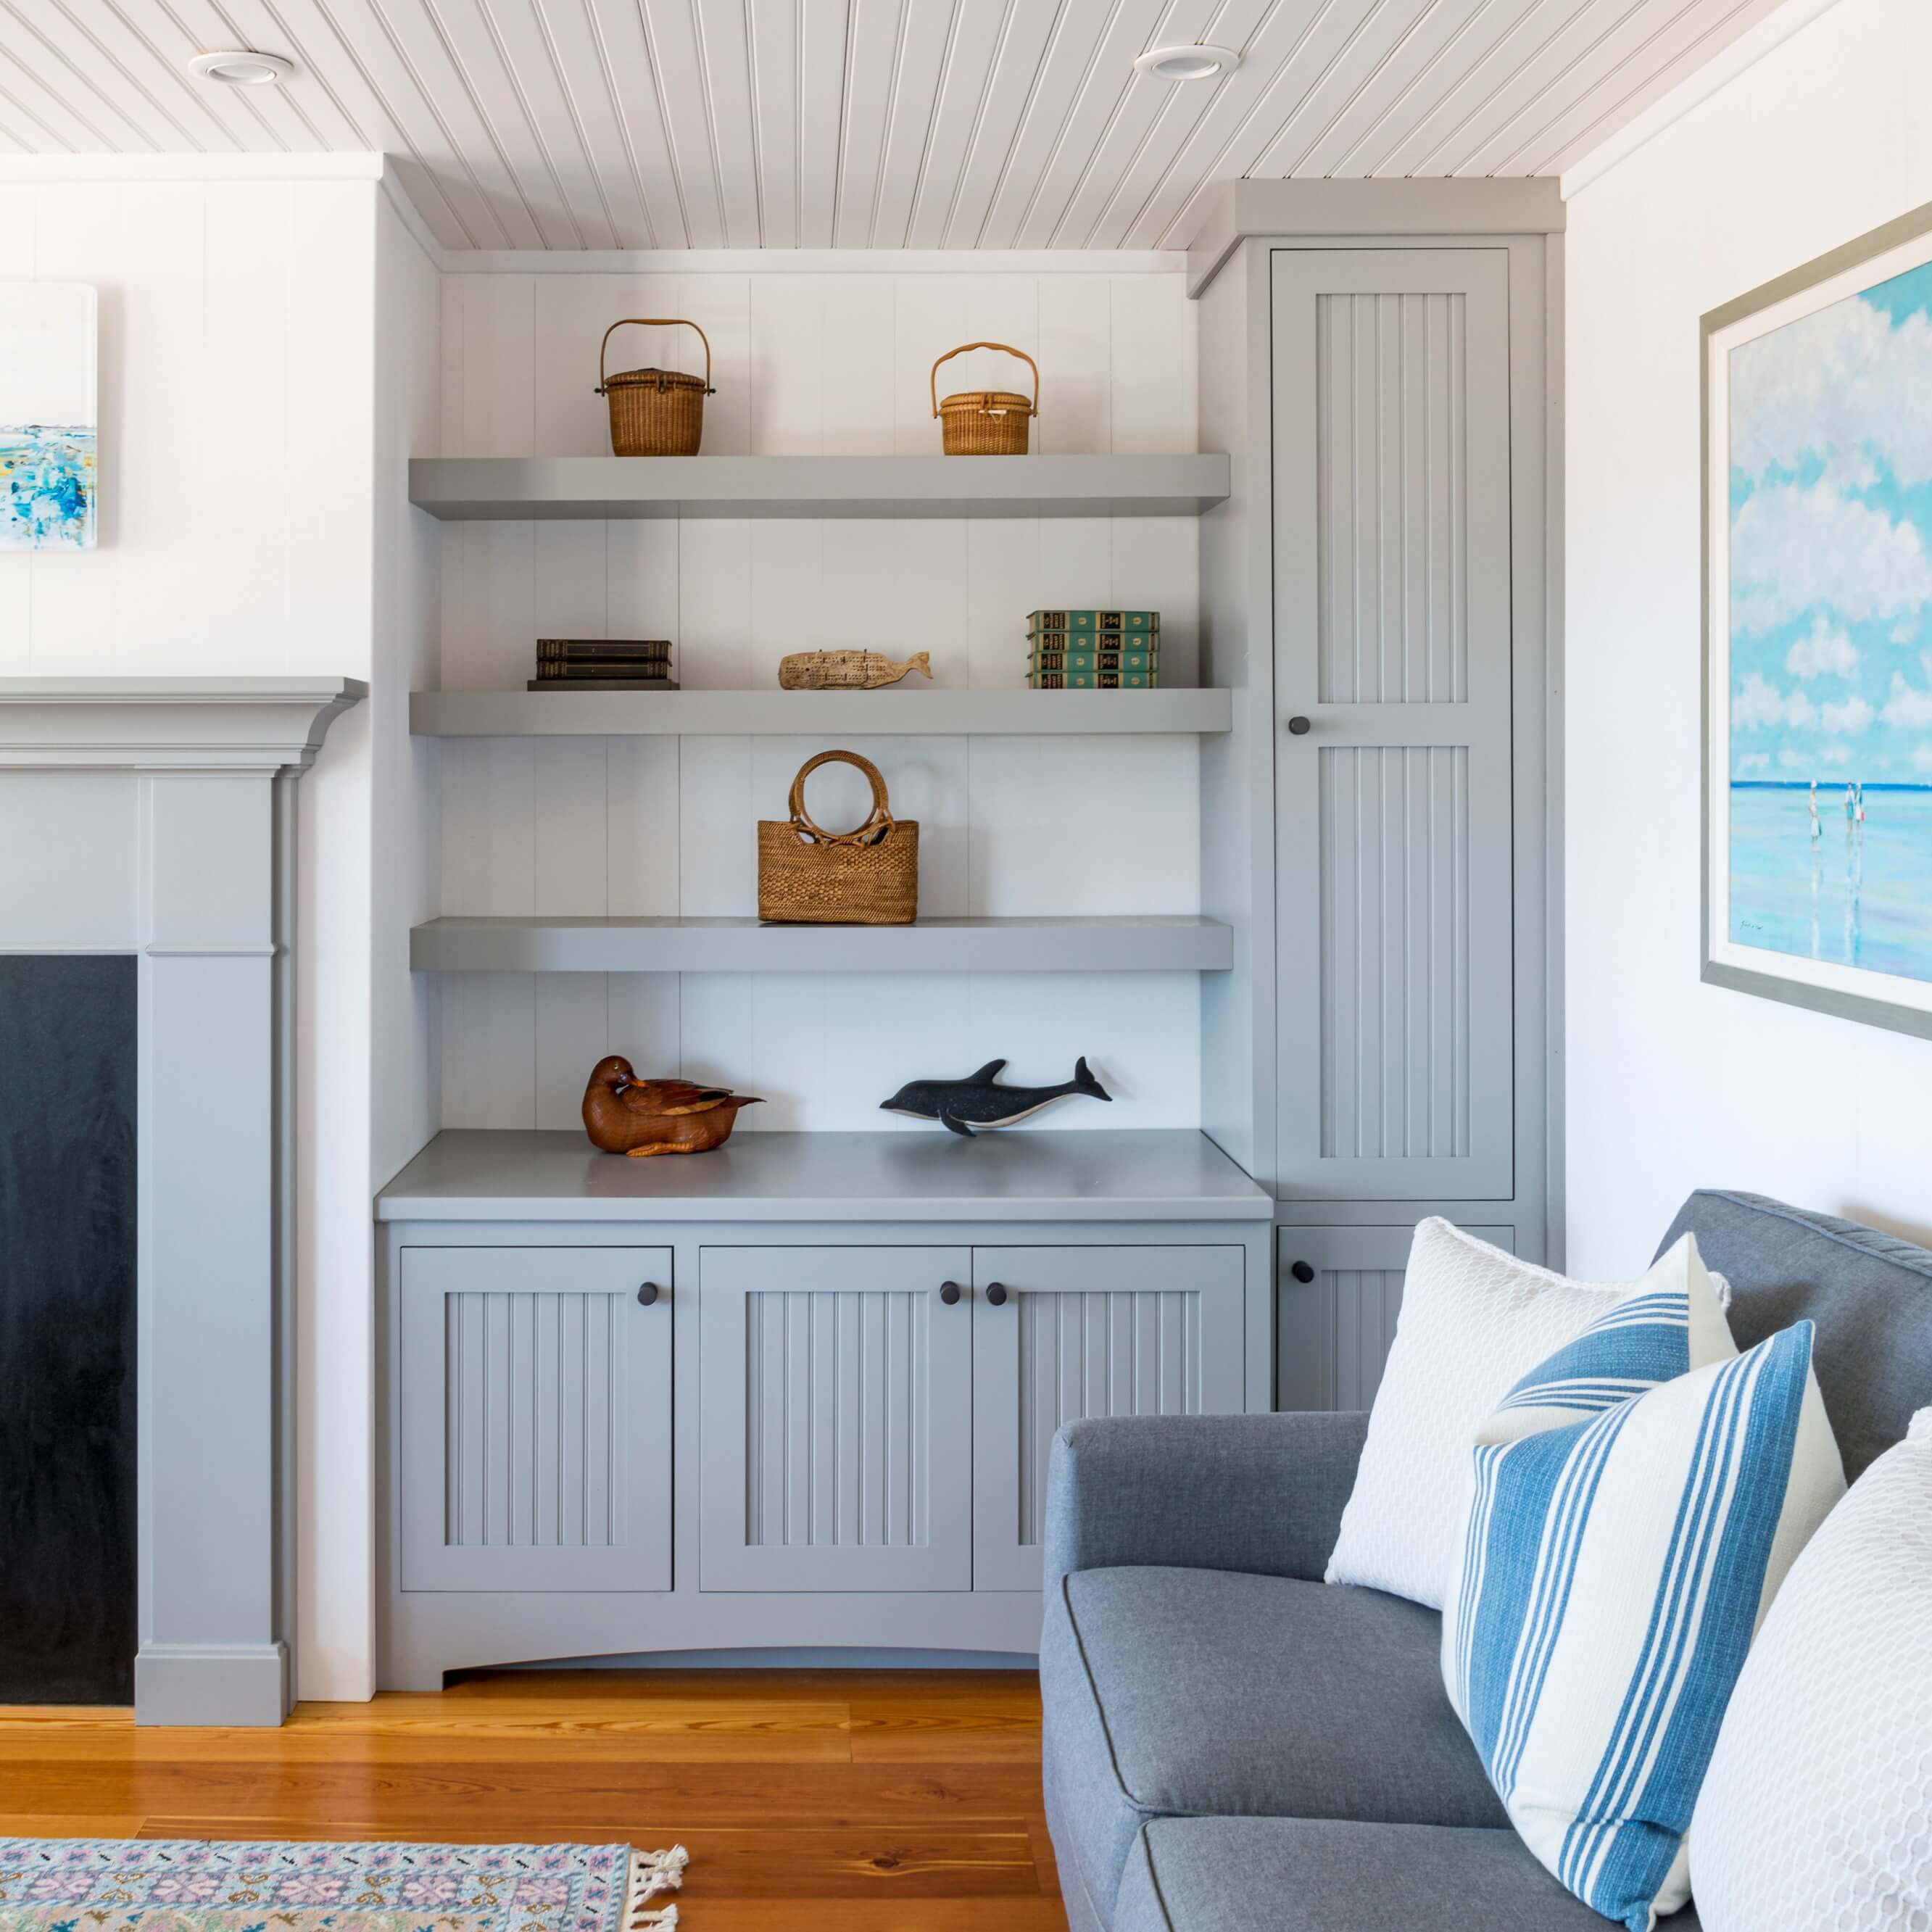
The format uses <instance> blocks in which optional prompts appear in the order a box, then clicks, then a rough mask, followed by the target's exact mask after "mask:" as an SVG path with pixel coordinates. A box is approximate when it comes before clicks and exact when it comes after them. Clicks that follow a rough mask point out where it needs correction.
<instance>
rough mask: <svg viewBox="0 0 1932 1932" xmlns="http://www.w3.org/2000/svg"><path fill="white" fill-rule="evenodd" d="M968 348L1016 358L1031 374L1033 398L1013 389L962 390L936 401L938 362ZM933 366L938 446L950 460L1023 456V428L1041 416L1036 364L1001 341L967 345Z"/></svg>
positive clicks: (1024, 452) (951, 357)
mask: <svg viewBox="0 0 1932 1932" xmlns="http://www.w3.org/2000/svg"><path fill="white" fill-rule="evenodd" d="M969 349H997V350H999V351H1000V353H1001V354H1002V355H1004V356H1018V357H1019V359H1020V360H1021V361H1022V362H1024V363H1025V365H1027V367H1028V368H1029V369H1031V371H1033V397H1032V400H1031V401H1028V398H1025V396H1022V395H1017V394H1016V393H1015V392H1013V390H1011V389H962V390H961V391H960V392H959V394H958V395H952V396H948V397H947V398H946V400H945V401H944V402H941V401H940V400H939V362H951V361H952V360H953V357H954V356H964V355H965V353H966V352H967V350H969ZM939 362H935V364H934V365H932V380H931V383H930V384H929V388H930V389H931V392H932V413H933V414H934V415H935V416H937V417H938V419H939V433H940V438H941V446H942V447H943V448H944V450H945V452H946V454H947V455H948V456H1024V455H1025V454H1026V453H1027V425H1028V423H1029V422H1031V420H1032V419H1033V418H1034V417H1035V416H1038V415H1039V414H1040V365H1039V364H1038V363H1037V362H1035V361H1034V359H1033V358H1032V357H1031V356H1029V355H1028V353H1026V351H1025V350H1024V349H1010V348H1009V347H1007V344H1005V343H1004V342H968V343H966V344H964V345H963V346H962V347H959V348H958V349H949V350H947V352H946V353H945V354H944V356H941V358H940V359H939Z"/></svg>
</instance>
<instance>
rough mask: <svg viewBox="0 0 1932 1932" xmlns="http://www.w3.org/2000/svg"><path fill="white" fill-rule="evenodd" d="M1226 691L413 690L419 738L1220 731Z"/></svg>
mask: <svg viewBox="0 0 1932 1932" xmlns="http://www.w3.org/2000/svg"><path fill="white" fill-rule="evenodd" d="M1233 723H1234V699H1233V695H1232V693H1231V692H1229V691H933V690H929V689H921V690H913V691H904V690H900V689H897V688H892V689H888V690H885V691H664V692H662V693H658V692H654V691H416V692H413V693H412V694H411V695H410V730H412V731H413V732H414V733H416V735H417V736H419V737H425V738H559V737H560V738H571V737H612V738H615V737H634V736H654V735H655V736H685V737H730V736H775V735H784V736H792V735H794V734H796V733H808V734H811V735H813V736H817V735H820V734H823V733H833V732H835V733H842V734H844V735H845V736H865V735H868V734H869V735H872V736H880V735H889V736H905V735H907V734H913V733H917V734H925V733H933V734H952V735H958V736H968V735H975V736H995V735H1005V736H1015V737H1034V736H1088V735H1099V734H1101V733H1109V734H1118V733H1129V732H1133V733H1146V732H1157V731H1166V732H1200V731H1226V730H1230V729H1232V726H1233Z"/></svg>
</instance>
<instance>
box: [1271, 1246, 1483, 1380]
mask: <svg viewBox="0 0 1932 1932" xmlns="http://www.w3.org/2000/svg"><path fill="white" fill-rule="evenodd" d="M1469 1232H1470V1233H1471V1234H1472V1235H1477V1236H1478V1237H1479V1238H1481V1239H1482V1240H1484V1241H1489V1242H1492V1243H1493V1244H1495V1245H1496V1247H1499V1248H1507V1249H1508V1250H1510V1251H1511V1253H1514V1252H1515V1250H1516V1230H1515V1229H1514V1228H1500V1227H1487V1228H1477V1227H1472V1228H1471V1229H1469ZM1276 1239H1277V1243H1278V1244H1279V1245H1278V1248H1277V1253H1278V1254H1279V1256H1280V1270H1279V1272H1278V1274H1277V1277H1276V1282H1277V1286H1276V1291H1275V1393H1274V1406H1275V1407H1276V1408H1277V1409H1367V1408H1368V1407H1370V1406H1371V1405H1372V1404H1373V1402H1374V1401H1375V1399H1376V1389H1377V1388H1379V1387H1380V1386H1381V1384H1382V1364H1384V1363H1385V1361H1388V1352H1389V1344H1390V1343H1392V1342H1393V1341H1394V1340H1395V1324H1396V1317H1397V1316H1398V1315H1399V1314H1400V1313H1401V1312H1402V1290H1403V1276H1404V1274H1405V1272H1406V1270H1407V1268H1408V1266H1409V1244H1410V1243H1411V1241H1413V1240H1414V1239H1415V1229H1412V1228H1409V1227H1394V1228H1283V1229H1280V1231H1279V1232H1278V1234H1277V1237H1276ZM1298 1267H1299V1268H1302V1269H1304V1270H1305V1271H1307V1274H1308V1275H1309V1279H1308V1280H1307V1281H1305V1282H1304V1281H1301V1280H1298V1278H1297V1277H1296V1274H1295V1271H1296V1269H1297V1268H1298Z"/></svg>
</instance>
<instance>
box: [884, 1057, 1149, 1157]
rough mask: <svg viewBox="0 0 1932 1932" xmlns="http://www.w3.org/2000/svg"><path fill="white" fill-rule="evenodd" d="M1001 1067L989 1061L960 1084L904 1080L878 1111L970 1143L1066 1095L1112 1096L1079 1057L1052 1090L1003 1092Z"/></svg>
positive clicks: (956, 1082)
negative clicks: (981, 1132)
mask: <svg viewBox="0 0 1932 1932" xmlns="http://www.w3.org/2000/svg"><path fill="white" fill-rule="evenodd" d="M1006 1064H1007V1063H1006V1062H1005V1061H1004V1060H989V1061H987V1063H986V1065H985V1066H984V1067H981V1068H980V1070H979V1071H978V1072H977V1073H969V1074H968V1075H967V1076H966V1077H965V1079H964V1080H908V1081H907V1082H906V1084H905V1085H904V1086H903V1087H901V1088H900V1089H899V1091H898V1092H897V1093H896V1094H894V1095H893V1096H892V1098H891V1099H890V1100H881V1101H880V1103H879V1111H880V1112H881V1113H886V1114H910V1115H912V1116H913V1118H914V1119H916V1120H921V1121H938V1123H939V1124H940V1125H941V1127H944V1128H947V1130H950V1132H952V1133H956V1134H963V1135H964V1136H965V1137H966V1139H968V1140H969V1141H970V1140H971V1139H972V1138H973V1130H974V1128H975V1127H1011V1126H1012V1125H1013V1123H1014V1122H1015V1121H1023V1120H1025V1118H1026V1117H1027V1115H1029V1114H1037V1113H1038V1112H1040V1109H1041V1108H1043V1107H1044V1106H1049V1105H1050V1104H1051V1103H1052V1102H1054V1101H1055V1100H1065V1099H1066V1098H1067V1096H1068V1095H1069V1094H1085V1095H1086V1096H1087V1097H1088V1099H1089V1100H1112V1099H1113V1095H1112V1094H1109V1092H1108V1091H1107V1090H1106V1088H1104V1087H1103V1086H1102V1085H1100V1082H1099V1081H1097V1080H1096V1079H1094V1074H1093V1070H1092V1069H1091V1067H1088V1064H1087V1060H1086V1056H1085V1055H1084V1054H1083V1055H1082V1056H1081V1058H1079V1059H1078V1060H1076V1061H1075V1062H1074V1063H1073V1079H1071V1080H1069V1081H1067V1082H1065V1083H1064V1085H1061V1086H1058V1087H1003V1086H1001V1085H1000V1083H999V1081H998V1079H997V1078H996V1077H995V1076H997V1075H998V1073H999V1070H1000V1069H1001V1067H1004V1066H1005V1065H1006Z"/></svg>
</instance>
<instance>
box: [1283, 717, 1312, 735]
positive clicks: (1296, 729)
mask: <svg viewBox="0 0 1932 1932" xmlns="http://www.w3.org/2000/svg"><path fill="white" fill-rule="evenodd" d="M1288 728H1289V730H1291V731H1292V732H1293V733H1295V736H1297V737H1298V738H1299V737H1300V736H1302V734H1303V733H1304V732H1305V731H1307V729H1308V720H1307V718H1290V719H1289V721H1288Z"/></svg>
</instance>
